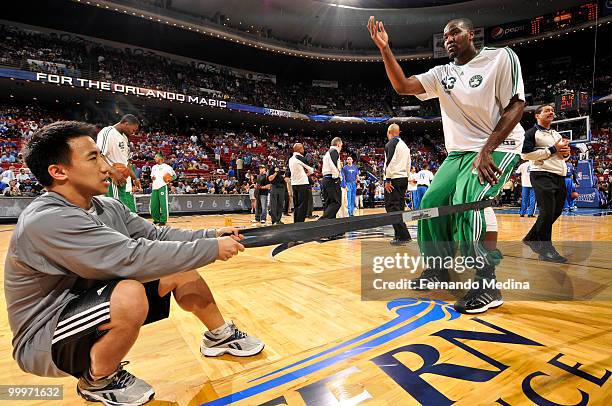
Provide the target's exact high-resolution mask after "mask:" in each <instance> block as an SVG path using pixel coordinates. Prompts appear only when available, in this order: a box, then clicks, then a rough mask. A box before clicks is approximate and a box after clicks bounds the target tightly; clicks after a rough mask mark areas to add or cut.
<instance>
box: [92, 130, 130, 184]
mask: <svg viewBox="0 0 612 406" xmlns="http://www.w3.org/2000/svg"><path fill="white" fill-rule="evenodd" d="M96 144H97V145H98V148H100V151H101V152H102V154H104V155H105V156H106V157H107V158H108V160H109V161H110V163H111V164H116V163H119V164H123V165H125V166H127V165H128V161H129V158H130V143H129V141H128V138H127V137H126V136H125V135H123V134H121V133H120V132H119V131H117V129H116V128H115V127H114V126H112V125H110V126H108V127H104V128H103V129H101V130H100V132H99V133H98V139H97V140H96ZM125 190H126V191H127V192H131V191H132V179H131V178H130V177H128V178H127V183H126V185H125Z"/></svg>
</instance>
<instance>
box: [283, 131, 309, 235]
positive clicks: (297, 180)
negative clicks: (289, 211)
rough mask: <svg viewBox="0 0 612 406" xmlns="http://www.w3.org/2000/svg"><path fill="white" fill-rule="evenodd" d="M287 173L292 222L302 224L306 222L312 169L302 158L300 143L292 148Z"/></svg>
mask: <svg viewBox="0 0 612 406" xmlns="http://www.w3.org/2000/svg"><path fill="white" fill-rule="evenodd" d="M289 172H290V173H291V176H290V178H291V189H292V190H293V222H294V223H303V222H304V221H306V213H307V211H308V200H309V199H310V194H309V193H308V192H309V189H310V182H309V180H308V175H310V174H312V173H313V172H314V169H313V168H312V167H311V166H310V165H308V162H307V161H306V158H304V145H302V144H300V143H297V144H295V145H294V146H293V156H292V157H291V158H289Z"/></svg>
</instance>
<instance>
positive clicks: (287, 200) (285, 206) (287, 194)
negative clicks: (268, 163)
mask: <svg viewBox="0 0 612 406" xmlns="http://www.w3.org/2000/svg"><path fill="white" fill-rule="evenodd" d="M284 190H285V195H284V196H285V203H284V204H283V213H285V215H286V216H288V215H289V188H285V189H284Z"/></svg>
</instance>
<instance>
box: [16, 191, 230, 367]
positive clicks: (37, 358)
mask: <svg viewBox="0 0 612 406" xmlns="http://www.w3.org/2000/svg"><path fill="white" fill-rule="evenodd" d="M92 204H93V208H94V209H95V212H90V211H88V210H83V209H81V208H79V207H77V206H75V205H73V204H72V203H69V202H68V201H67V200H66V199H64V198H63V197H62V196H61V195H59V194H57V193H53V192H49V193H46V194H44V195H42V196H40V197H39V198H37V199H35V200H34V201H33V202H32V203H31V204H30V205H29V206H28V207H27V208H26V209H25V210H24V211H23V212H22V214H21V215H20V216H19V220H18V221H17V225H16V226H15V230H14V232H13V235H12V238H11V242H10V245H9V248H8V252H7V255H6V262H5V265H4V292H5V295H6V303H7V311H8V318H9V324H10V326H11V330H12V332H13V357H14V358H15V360H16V361H17V363H18V364H19V367H20V368H21V369H23V370H24V371H26V372H29V373H32V374H35V375H40V376H65V375H67V374H65V373H64V372H62V371H60V370H59V369H58V368H57V367H56V366H55V364H54V363H53V361H52V357H51V339H52V337H53V333H54V330H55V326H56V325H57V320H58V318H59V316H60V313H61V311H62V310H63V309H64V307H65V306H66V304H68V302H69V301H70V300H72V299H73V298H75V297H76V295H75V293H74V291H75V289H76V288H77V287H78V288H79V289H83V288H87V287H89V286H93V285H95V284H96V283H97V281H102V280H112V279H134V280H138V281H140V282H148V281H152V280H155V279H159V278H161V277H163V276H168V275H171V274H175V273H178V272H184V271H187V270H191V269H195V268H199V267H201V266H204V265H207V264H210V263H212V262H214V261H215V259H216V258H217V255H218V243H217V241H216V239H214V237H215V230H200V231H190V230H179V229H173V228H170V227H162V228H158V227H155V226H154V225H153V224H151V223H149V222H148V221H146V220H145V219H143V218H141V217H138V216H137V215H136V214H133V213H131V212H130V211H129V210H128V209H127V208H126V207H125V206H124V205H123V204H122V203H121V202H119V201H117V200H115V199H112V198H108V197H94V198H93V201H92Z"/></svg>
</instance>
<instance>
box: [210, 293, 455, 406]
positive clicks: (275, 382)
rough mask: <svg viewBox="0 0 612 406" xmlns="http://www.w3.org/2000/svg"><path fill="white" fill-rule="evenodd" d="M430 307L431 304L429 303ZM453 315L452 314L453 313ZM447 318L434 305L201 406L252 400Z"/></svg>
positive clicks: (216, 405)
mask: <svg viewBox="0 0 612 406" xmlns="http://www.w3.org/2000/svg"><path fill="white" fill-rule="evenodd" d="M427 304H428V305H429V303H427ZM451 314H452V313H451ZM445 317H446V313H445V312H444V311H443V310H442V306H438V305H434V306H433V308H432V309H431V310H430V311H429V312H428V313H426V314H425V315H423V316H422V317H419V318H418V319H416V320H414V321H412V322H410V323H408V324H406V325H404V326H402V327H400V328H398V329H396V330H393V331H390V332H388V333H387V334H384V335H382V336H380V337H378V338H375V339H373V340H370V341H368V342H366V343H363V344H361V345H359V346H357V347H355V348H352V349H348V350H345V351H343V352H341V353H340V354H337V355H334V356H332V357H330V358H327V359H324V360H321V361H319V362H315V363H314V364H311V365H308V366H305V367H304V368H301V369H298V370H296V371H293V372H289V373H287V374H285V375H282V376H279V377H277V378H274V379H271V380H269V381H266V382H263V383H260V384H258V385H255V386H252V387H250V388H247V389H244V390H242V391H239V392H235V393H232V394H231V395H227V396H224V397H222V398H219V399H216V400H213V401H210V402H207V403H203V404H202V405H201V406H221V405H228V404H231V403H234V402H238V401H240V400H244V399H247V398H250V397H251V396H255V395H257V394H259V393H262V392H265V391H267V390H270V389H273V388H276V387H279V386H282V385H284V384H286V383H288V382H291V381H294V380H296V379H299V378H302V377H304V376H306V375H309V374H311V373H313V372H317V371H320V370H321V369H324V368H326V367H328V366H330V365H333V364H337V363H339V362H341V361H344V360H346V359H348V358H351V357H354V356H356V355H359V354H362V353H364V352H366V351H370V350H372V349H373V348H376V347H379V346H381V345H383V344H386V343H388V342H389V341H391V340H394V339H396V338H398V337H401V336H402V335H404V334H407V333H410V332H412V331H414V330H415V329H417V328H419V327H422V326H424V325H425V324H428V323H431V322H433V321H437V320H441V319H443V318H445Z"/></svg>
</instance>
